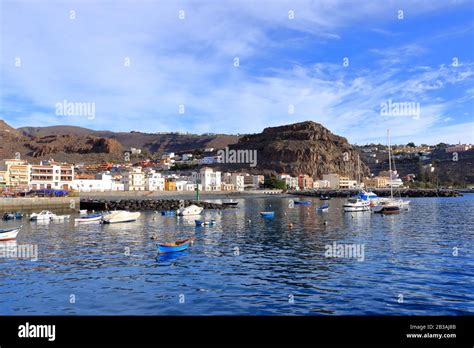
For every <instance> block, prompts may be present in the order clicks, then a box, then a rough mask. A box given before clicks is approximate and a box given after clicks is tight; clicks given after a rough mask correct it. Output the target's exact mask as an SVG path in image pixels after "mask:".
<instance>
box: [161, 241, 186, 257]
mask: <svg viewBox="0 0 474 348" xmlns="http://www.w3.org/2000/svg"><path fill="white" fill-rule="evenodd" d="M191 243H192V239H191V238H188V239H183V240H177V241H176V242H172V243H165V244H159V245H158V252H159V253H160V254H165V253H174V252H178V251H183V250H186V249H187V248H189V246H190V245H191Z"/></svg>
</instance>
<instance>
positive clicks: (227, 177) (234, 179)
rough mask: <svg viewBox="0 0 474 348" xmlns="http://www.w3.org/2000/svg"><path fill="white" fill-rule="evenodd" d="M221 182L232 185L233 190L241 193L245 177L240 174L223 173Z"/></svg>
mask: <svg viewBox="0 0 474 348" xmlns="http://www.w3.org/2000/svg"><path fill="white" fill-rule="evenodd" d="M222 181H223V182H224V183H226V184H232V185H234V190H237V191H243V190H244V188H245V176H244V175H242V174H238V173H225V174H224V177H223V180H222Z"/></svg>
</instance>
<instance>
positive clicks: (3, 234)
mask: <svg viewBox="0 0 474 348" xmlns="http://www.w3.org/2000/svg"><path fill="white" fill-rule="evenodd" d="M18 232H20V228H19V227H18V228H12V229H4V230H0V241H1V242H4V241H7V240H14V239H16V236H17V235H18Z"/></svg>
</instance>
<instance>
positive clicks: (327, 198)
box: [319, 196, 331, 201]
mask: <svg viewBox="0 0 474 348" xmlns="http://www.w3.org/2000/svg"><path fill="white" fill-rule="evenodd" d="M319 199H320V200H322V201H329V200H330V199H331V197H329V196H321V197H319Z"/></svg>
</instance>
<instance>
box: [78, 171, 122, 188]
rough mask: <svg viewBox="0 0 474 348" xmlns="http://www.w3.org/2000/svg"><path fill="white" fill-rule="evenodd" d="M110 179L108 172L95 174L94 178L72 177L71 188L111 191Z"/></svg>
mask: <svg viewBox="0 0 474 348" xmlns="http://www.w3.org/2000/svg"><path fill="white" fill-rule="evenodd" d="M112 181H113V180H112V175H111V174H110V173H102V174H97V175H96V177H95V179H74V181H73V183H72V188H73V189H74V190H76V191H79V192H106V191H112Z"/></svg>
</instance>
